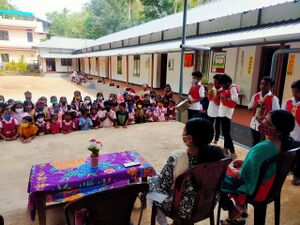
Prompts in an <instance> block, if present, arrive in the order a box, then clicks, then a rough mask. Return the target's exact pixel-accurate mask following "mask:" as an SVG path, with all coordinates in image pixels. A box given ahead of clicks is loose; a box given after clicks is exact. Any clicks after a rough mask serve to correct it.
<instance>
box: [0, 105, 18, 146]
mask: <svg viewBox="0 0 300 225" xmlns="http://www.w3.org/2000/svg"><path fill="white" fill-rule="evenodd" d="M18 128H19V123H18V121H17V120H16V119H13V118H12V117H11V109H10V108H5V109H4V111H3V118H2V120H1V121H0V137H1V138H3V139H4V140H5V141H13V140H17V139H18Z"/></svg>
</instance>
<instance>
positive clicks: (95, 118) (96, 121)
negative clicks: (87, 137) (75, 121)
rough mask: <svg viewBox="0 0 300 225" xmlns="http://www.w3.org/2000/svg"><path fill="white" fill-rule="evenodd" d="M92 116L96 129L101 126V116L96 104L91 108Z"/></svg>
mask: <svg viewBox="0 0 300 225" xmlns="http://www.w3.org/2000/svg"><path fill="white" fill-rule="evenodd" d="M90 118H91V120H92V122H93V128H94V129H97V128H100V118H99V115H98V109H97V108H96V107H94V106H92V108H91V114H90Z"/></svg>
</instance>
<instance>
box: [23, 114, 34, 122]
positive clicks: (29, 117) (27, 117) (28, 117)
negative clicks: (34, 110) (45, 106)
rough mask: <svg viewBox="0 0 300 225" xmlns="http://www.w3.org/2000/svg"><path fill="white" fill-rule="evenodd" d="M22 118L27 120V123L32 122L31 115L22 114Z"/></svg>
mask: <svg viewBox="0 0 300 225" xmlns="http://www.w3.org/2000/svg"><path fill="white" fill-rule="evenodd" d="M22 120H26V121H27V122H29V123H32V121H33V120H32V117H31V116H24V117H23V118H22Z"/></svg>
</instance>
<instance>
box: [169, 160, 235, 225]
mask: <svg viewBox="0 0 300 225" xmlns="http://www.w3.org/2000/svg"><path fill="white" fill-rule="evenodd" d="M230 162H231V159H222V160H220V161H218V162H212V163H203V164H199V165H197V166H195V167H193V168H191V169H189V170H188V171H186V172H185V173H183V174H182V175H180V176H178V177H177V178H176V181H175V186H174V191H173V208H172V214H174V215H178V211H179V206H180V201H181V199H182V197H183V194H184V189H185V184H186V182H188V181H191V182H192V185H193V188H195V191H196V198H195V202H194V208H193V212H192V218H191V219H190V221H193V222H194V223H196V222H198V221H201V220H204V219H206V218H208V217H209V216H210V214H211V212H213V210H214V208H215V205H216V195H217V192H218V190H219V188H220V186H221V184H222V182H223V180H224V176H225V173H226V169H227V167H228V165H229V164H230Z"/></svg>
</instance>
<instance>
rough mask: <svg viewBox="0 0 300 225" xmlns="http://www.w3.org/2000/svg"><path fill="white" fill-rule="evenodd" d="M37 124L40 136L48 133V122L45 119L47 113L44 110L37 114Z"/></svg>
mask: <svg viewBox="0 0 300 225" xmlns="http://www.w3.org/2000/svg"><path fill="white" fill-rule="evenodd" d="M35 125H36V126H37V128H38V133H37V135H39V136H43V135H45V134H47V132H48V131H47V123H46V121H45V114H44V113H43V112H39V113H38V114H37V115H36V116H35Z"/></svg>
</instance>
